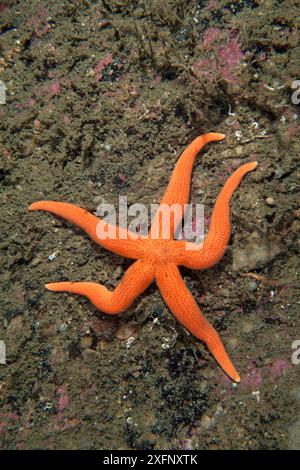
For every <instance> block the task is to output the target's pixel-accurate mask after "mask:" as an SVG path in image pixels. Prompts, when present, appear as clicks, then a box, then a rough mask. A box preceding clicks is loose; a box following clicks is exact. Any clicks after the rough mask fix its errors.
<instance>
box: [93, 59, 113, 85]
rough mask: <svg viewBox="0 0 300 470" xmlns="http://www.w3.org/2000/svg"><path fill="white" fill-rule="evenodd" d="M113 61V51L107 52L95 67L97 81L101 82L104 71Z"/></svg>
mask: <svg viewBox="0 0 300 470" xmlns="http://www.w3.org/2000/svg"><path fill="white" fill-rule="evenodd" d="M112 62H113V56H112V53H109V54H107V55H106V56H105V57H104V58H103V59H101V60H99V62H98V64H97V65H96V67H95V68H94V69H93V71H94V73H95V76H96V81H97V82H99V81H100V80H102V78H103V72H104V70H105V68H106V67H107V66H108V65H110V64H111V63H112Z"/></svg>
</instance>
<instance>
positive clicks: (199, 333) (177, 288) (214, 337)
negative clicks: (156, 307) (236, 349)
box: [156, 264, 240, 382]
mask: <svg viewBox="0 0 300 470" xmlns="http://www.w3.org/2000/svg"><path fill="white" fill-rule="evenodd" d="M156 282H157V285H158V287H159V289H160V292H161V294H162V296H163V298H164V300H165V302H166V304H167V305H168V307H169V308H170V310H171V312H172V313H173V314H174V316H175V317H176V318H177V320H178V321H179V322H180V323H181V324H182V325H183V326H184V327H185V328H186V329H187V330H188V331H190V332H191V333H192V334H193V335H194V336H196V338H198V339H201V340H202V341H204V343H205V344H206V345H207V347H208V349H209V350H210V352H211V353H212V355H213V356H214V358H215V359H216V361H217V362H218V363H219V365H220V366H221V367H222V369H223V370H224V371H225V372H226V374H227V375H228V376H229V377H230V378H231V379H232V380H234V381H235V382H240V377H239V374H238V373H237V371H236V370H235V368H234V366H233V364H232V362H231V360H230V359H229V357H228V355H227V353H226V351H225V349H224V346H223V344H222V341H221V339H220V337H219V335H218V333H217V332H216V330H215V329H214V328H213V327H212V326H211V325H210V323H209V322H208V321H207V320H206V318H205V317H204V316H203V315H202V313H201V311H200V309H199V307H198V305H197V303H196V301H195V299H194V298H193V296H192V294H191V292H190V291H189V289H188V288H187V286H186V285H185V283H184V281H183V279H182V277H181V275H180V272H179V269H178V268H177V266H176V265H175V264H168V265H166V266H163V267H160V268H159V269H158V271H157V273H156Z"/></svg>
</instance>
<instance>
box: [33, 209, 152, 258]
mask: <svg viewBox="0 0 300 470" xmlns="http://www.w3.org/2000/svg"><path fill="white" fill-rule="evenodd" d="M29 210H30V211H35V210H43V211H48V212H51V213H52V214H54V215H58V216H59V217H62V218H64V219H65V220H68V221H69V222H72V223H73V224H75V225H78V226H79V227H80V228H82V229H83V230H84V231H85V232H86V233H87V234H88V235H89V236H90V237H91V238H92V240H94V242H96V243H97V244H98V245H101V246H103V247H104V248H106V249H107V250H109V251H112V252H113V253H116V254H118V255H121V256H126V257H127V258H133V259H138V258H141V257H142V255H143V253H144V249H145V244H146V240H145V239H142V237H138V238H137V237H136V236H135V234H131V232H128V230H126V229H124V228H121V227H118V226H116V227H113V226H112V225H109V224H108V223H106V222H104V221H103V220H101V219H99V218H98V217H96V216H94V215H93V214H90V213H89V212H88V211H86V210H84V209H82V208H81V207H77V206H75V205H74V204H67V203H64V202H56V201H38V202H34V203H33V204H31V205H30V206H29ZM109 233H112V234H113V236H110V237H109V235H108V234H109ZM102 234H107V238H106V237H103V236H102ZM134 236H135V239H134V238H133V237H134Z"/></svg>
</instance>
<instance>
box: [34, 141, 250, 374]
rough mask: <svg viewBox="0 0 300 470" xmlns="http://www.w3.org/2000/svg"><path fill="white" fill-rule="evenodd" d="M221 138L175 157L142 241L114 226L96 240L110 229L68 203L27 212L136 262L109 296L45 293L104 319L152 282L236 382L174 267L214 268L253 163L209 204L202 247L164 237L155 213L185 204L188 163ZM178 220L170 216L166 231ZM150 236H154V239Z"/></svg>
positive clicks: (102, 292)
mask: <svg viewBox="0 0 300 470" xmlns="http://www.w3.org/2000/svg"><path fill="white" fill-rule="evenodd" d="M224 137H225V136H224V135H223V134H219V133H211V132H210V133H208V134H204V135H202V136H200V137H197V138H196V139H195V140H194V141H193V142H192V143H191V144H190V145H189V146H188V148H187V149H186V150H185V151H184V152H183V153H182V155H181V156H180V158H179V160H178V162H177V164H176V166H175V169H174V171H173V173H172V176H171V179H170V182H169V184H168V187H167V189H166V191H165V194H164V196H163V198H162V201H161V205H160V207H159V209H158V211H157V213H156V214H155V217H154V219H153V223H152V227H151V229H150V231H149V234H148V237H145V236H144V237H143V236H138V237H135V239H132V238H131V234H130V232H128V231H127V230H126V229H124V228H121V227H116V236H115V237H114V238H109V237H108V238H106V239H104V238H103V237H99V236H98V234H99V233H100V232H102V233H103V232H105V231H107V230H108V229H110V228H111V227H110V226H109V225H108V224H107V223H106V222H104V221H102V220H101V219H99V218H97V217H95V216H94V215H92V214H90V213H89V212H87V211H85V210H84V209H81V208H80V207H77V206H74V205H72V204H65V203H63V202H55V201H39V202H35V203H33V204H31V206H30V207H29V210H31V211H34V210H44V211H48V212H51V213H52V214H55V215H57V216H60V217H63V218H64V219H66V220H68V221H69V222H72V223H74V224H76V225H78V226H79V227H81V228H82V229H83V230H84V231H85V232H87V233H88V234H89V235H90V237H91V238H92V239H93V240H94V241H95V242H96V243H98V244H99V245H101V246H103V247H104V248H106V249H108V250H110V251H112V252H113V253H117V254H119V255H122V256H126V257H128V258H132V259H135V260H136V261H135V262H134V263H133V264H132V265H131V266H130V268H129V269H128V270H127V271H126V273H125V275H124V277H123V279H122V280H121V282H120V283H119V284H118V286H117V287H116V288H115V289H114V290H113V291H112V292H111V291H109V290H108V289H107V288H106V287H104V286H103V285H101V284H96V283H94V282H55V283H50V284H46V288H47V289H48V290H51V291H61V292H72V293H75V294H79V295H83V296H85V297H87V298H88V299H89V300H90V301H91V302H92V303H93V304H94V305H95V306H96V307H97V308H98V309H99V310H101V311H102V312H105V313H107V314H111V315H114V314H118V313H121V312H122V311H124V310H126V309H127V308H128V307H129V306H130V305H131V303H132V302H133V301H134V299H135V298H136V297H137V296H138V295H139V294H141V293H142V292H143V291H144V290H145V289H146V288H147V287H148V286H149V285H150V284H151V283H152V282H153V281H154V280H155V281H156V283H157V285H158V287H159V289H160V292H161V294H162V296H163V298H164V300H165V302H166V304H167V305H168V307H169V308H170V310H171V311H172V313H173V314H174V316H175V317H176V318H177V320H178V321H179V322H180V323H181V324H182V325H183V326H184V327H185V328H186V329H187V330H189V331H190V332H191V333H192V334H193V335H194V336H195V337H196V338H199V339H200V340H202V341H204V342H205V344H206V345H207V347H208V349H209V350H210V352H211V353H212V355H213V356H214V358H215V359H216V361H217V362H218V363H219V365H220V366H221V367H222V368H223V370H224V371H225V372H226V373H227V374H228V376H229V377H230V378H231V379H232V380H234V381H236V382H239V381H240V376H239V374H238V373H237V371H236V370H235V368H234V366H233V364H232V362H231V360H230V359H229V357H228V355H227V353H226V351H225V349H224V346H223V344H222V341H221V339H220V337H219V335H218V333H217V332H216V330H215V329H214V328H213V327H212V326H211V325H210V324H209V322H208V321H207V320H206V319H205V317H204V316H203V314H202V313H201V311H200V309H199V307H198V305H197V303H196V301H195V300H194V298H193V296H192V294H191V293H190V291H189V289H188V288H187V286H186V285H185V283H184V281H183V279H182V277H181V275H180V271H179V269H178V266H186V267H188V268H192V269H205V268H209V267H211V266H213V265H214V264H216V263H217V262H218V261H219V260H220V259H221V258H222V256H223V255H224V253H225V250H226V247H227V244H228V241H229V236H230V208H229V203H230V199H231V196H232V194H233V192H234V191H235V189H236V188H237V187H238V185H239V184H240V182H241V180H242V178H243V177H244V176H245V174H246V173H248V172H249V171H252V170H254V169H255V168H256V166H257V162H252V163H246V164H245V165H242V166H241V167H240V168H238V169H237V170H236V171H235V172H234V173H233V174H232V175H231V176H230V177H229V179H228V180H227V182H226V183H225V185H224V187H223V189H222V190H221V192H220V194H219V196H218V198H217V201H216V203H215V206H214V209H213V213H212V217H211V223H210V227H209V231H208V234H207V236H206V237H205V239H204V242H203V244H202V245H200V246H199V245H198V246H195V244H193V243H190V242H186V241H183V240H174V239H173V236H170V235H168V234H166V232H165V228H164V225H163V224H162V217H161V215H160V209H161V208H162V207H163V206H162V204H166V205H169V206H170V205H172V204H179V205H180V206H181V207H184V204H186V203H187V202H188V200H189V191H190V182H191V175H192V169H193V164H194V161H195V158H196V156H197V154H198V152H199V151H200V149H201V148H202V147H203V146H204V145H205V144H206V143H208V142H213V141H217V140H222V139H224ZM180 221H181V217H178V216H176V215H172V214H171V217H170V224H171V231H170V232H169V233H171V234H173V233H174V229H176V227H177V226H178V224H179V222H180ZM153 233H157V234H158V237H157V238H156V239H155V238H154V236H153Z"/></svg>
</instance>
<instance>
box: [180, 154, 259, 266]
mask: <svg viewBox="0 0 300 470" xmlns="http://www.w3.org/2000/svg"><path fill="white" fill-rule="evenodd" d="M256 166H257V162H251V163H246V164H245V165H242V166H241V167H240V168H238V169H237V170H236V171H235V172H234V173H233V174H232V175H231V176H230V178H228V180H227V181H226V183H225V185H224V187H223V189H222V190H221V192H220V194H219V196H218V198H217V201H216V203H215V206H214V209H213V213H212V216H211V222H210V227H209V231H208V234H207V236H206V237H205V240H204V243H203V244H199V245H197V244H195V243H189V242H186V243H182V241H180V244H181V245H180V246H181V254H180V255H179V253H178V250H177V262H178V264H180V265H183V266H186V267H188V268H191V269H206V268H209V267H211V266H213V265H214V264H216V263H217V262H218V261H219V260H220V259H221V258H222V257H223V255H224V253H225V251H226V248H227V245H228V242H229V237H230V199H231V196H232V194H233V193H234V191H235V190H236V188H237V187H238V186H239V184H240V182H241V180H242V179H243V177H244V176H245V175H246V173H248V172H249V171H252V170H254V169H255V168H256ZM179 258H181V259H179Z"/></svg>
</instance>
